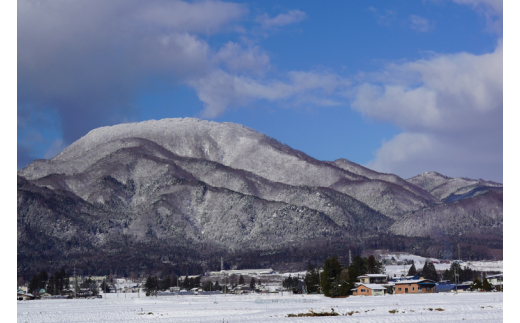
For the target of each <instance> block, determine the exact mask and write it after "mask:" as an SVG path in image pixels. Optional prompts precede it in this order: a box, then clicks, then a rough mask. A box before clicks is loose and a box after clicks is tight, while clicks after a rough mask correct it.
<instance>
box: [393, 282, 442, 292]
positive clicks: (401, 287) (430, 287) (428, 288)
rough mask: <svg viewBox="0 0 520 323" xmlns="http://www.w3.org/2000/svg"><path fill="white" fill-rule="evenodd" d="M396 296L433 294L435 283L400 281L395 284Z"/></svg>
mask: <svg viewBox="0 0 520 323" xmlns="http://www.w3.org/2000/svg"><path fill="white" fill-rule="evenodd" d="M394 288H395V293H396V294H418V293H435V282H434V281H433V280H429V279H417V280H402V281H397V282H395V287H394Z"/></svg>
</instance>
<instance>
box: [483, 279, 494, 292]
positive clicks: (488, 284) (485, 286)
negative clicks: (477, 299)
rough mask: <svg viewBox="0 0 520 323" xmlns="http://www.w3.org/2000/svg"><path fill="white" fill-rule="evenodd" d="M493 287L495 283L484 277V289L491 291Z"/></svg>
mask: <svg viewBox="0 0 520 323" xmlns="http://www.w3.org/2000/svg"><path fill="white" fill-rule="evenodd" d="M492 289H493V285H491V284H490V283H489V281H488V280H487V278H486V277H484V281H483V282H482V290H484V291H486V292H489V291H490V290H492Z"/></svg>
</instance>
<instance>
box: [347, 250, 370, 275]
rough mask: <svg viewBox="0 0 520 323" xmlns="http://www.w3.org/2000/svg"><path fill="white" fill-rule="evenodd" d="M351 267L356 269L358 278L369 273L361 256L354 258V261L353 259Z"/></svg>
mask: <svg viewBox="0 0 520 323" xmlns="http://www.w3.org/2000/svg"><path fill="white" fill-rule="evenodd" d="M365 259H366V258H365ZM367 262H368V261H367ZM351 266H353V268H355V269H356V273H357V274H358V276H361V275H365V274H366V273H367V271H368V270H367V265H366V263H365V261H364V260H363V258H361V256H359V255H356V256H354V259H352V264H351Z"/></svg>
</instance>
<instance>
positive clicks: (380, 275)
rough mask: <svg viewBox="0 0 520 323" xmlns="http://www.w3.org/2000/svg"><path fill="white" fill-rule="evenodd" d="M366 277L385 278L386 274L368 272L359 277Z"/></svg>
mask: <svg viewBox="0 0 520 323" xmlns="http://www.w3.org/2000/svg"><path fill="white" fill-rule="evenodd" d="M365 277H376V278H379V277H382V278H385V277H386V275H383V274H366V275H361V276H358V277H357V278H365Z"/></svg>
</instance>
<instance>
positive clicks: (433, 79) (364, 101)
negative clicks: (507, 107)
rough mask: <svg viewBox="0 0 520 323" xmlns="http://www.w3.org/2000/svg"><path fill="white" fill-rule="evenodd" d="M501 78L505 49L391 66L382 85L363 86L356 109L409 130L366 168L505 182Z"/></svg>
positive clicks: (356, 94)
mask: <svg viewBox="0 0 520 323" xmlns="http://www.w3.org/2000/svg"><path fill="white" fill-rule="evenodd" d="M502 75H503V71H502V42H500V43H499V45H498V46H497V48H496V50H495V51H494V52H492V53H489V54H484V55H473V54H469V53H459V54H453V55H438V56H436V57H433V58H431V59H427V60H426V59H423V60H418V61H415V62H409V63H404V64H399V65H397V64H394V65H390V66H388V67H387V68H386V69H385V70H384V71H382V72H381V73H380V74H379V75H376V76H375V77H374V76H372V77H373V78H374V81H377V82H378V83H374V82H365V83H363V84H361V85H359V86H357V88H356V90H355V91H354V94H353V100H352V104H351V106H352V107H353V108H354V109H356V110H358V111H360V112H362V113H363V114H365V115H368V116H370V117H371V118H375V119H378V120H382V121H389V122H391V123H393V124H395V125H397V126H398V127H400V128H401V129H403V133H401V134H399V135H398V136H396V137H394V138H393V139H392V140H390V141H388V142H384V143H383V144H382V147H381V148H380V149H379V150H378V151H377V152H376V156H375V159H374V160H372V161H371V162H370V163H369V164H368V166H369V167H373V168H374V169H376V170H379V171H386V172H395V173H397V174H400V175H402V176H404V177H407V176H412V175H415V174H417V173H418V172H424V171H430V170H435V171H439V172H441V173H443V172H444V173H446V174H447V175H451V176H469V177H472V174H476V172H477V171H478V172H480V173H481V174H482V169H485V171H484V174H482V176H488V178H489V179H493V180H499V181H501V180H502V129H503V127H502V115H503V111H502V110H503V100H502V93H503V90H502V86H503V83H502ZM454 165H455V166H454ZM473 176H475V175H473ZM476 176H478V175H476Z"/></svg>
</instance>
